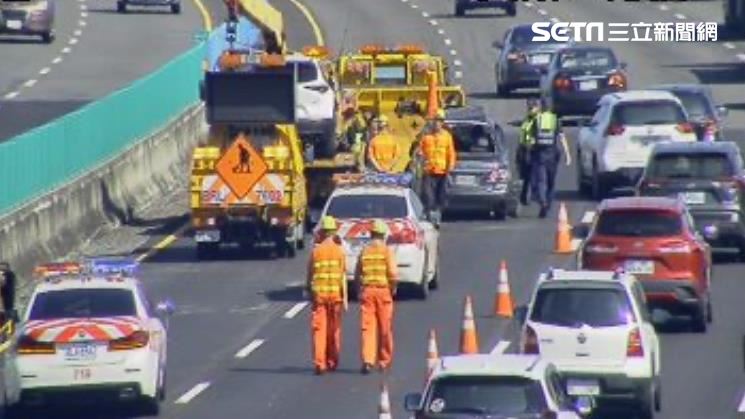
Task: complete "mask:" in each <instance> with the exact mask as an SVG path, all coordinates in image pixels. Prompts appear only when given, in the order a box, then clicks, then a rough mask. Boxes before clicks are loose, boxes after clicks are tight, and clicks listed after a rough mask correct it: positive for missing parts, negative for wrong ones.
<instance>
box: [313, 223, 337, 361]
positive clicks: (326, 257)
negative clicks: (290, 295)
mask: <svg viewBox="0 0 745 419" xmlns="http://www.w3.org/2000/svg"><path fill="white" fill-rule="evenodd" d="M308 282H309V287H310V290H311V293H312V295H313V297H312V304H313V307H312V310H313V312H312V314H311V331H312V337H313V363H314V365H315V367H316V369H318V370H320V371H326V370H334V369H336V367H337V366H338V365H339V352H340V351H341V316H342V310H343V307H344V298H345V295H344V289H345V288H344V287H345V282H346V256H345V255H344V249H343V248H342V246H341V244H340V243H338V239H337V238H335V237H329V238H326V239H325V240H324V241H322V242H321V243H319V244H318V245H316V246H315V248H314V249H313V252H312V254H311V258H310V263H309V266H308Z"/></svg>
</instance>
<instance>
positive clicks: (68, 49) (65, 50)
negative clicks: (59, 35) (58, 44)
mask: <svg viewBox="0 0 745 419" xmlns="http://www.w3.org/2000/svg"><path fill="white" fill-rule="evenodd" d="M70 51H71V50H70V47H64V48H62V53H63V54H69V53H70Z"/></svg>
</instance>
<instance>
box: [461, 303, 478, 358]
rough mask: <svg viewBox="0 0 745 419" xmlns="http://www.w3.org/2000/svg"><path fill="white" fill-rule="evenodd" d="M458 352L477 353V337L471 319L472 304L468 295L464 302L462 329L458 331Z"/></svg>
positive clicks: (474, 323)
mask: <svg viewBox="0 0 745 419" xmlns="http://www.w3.org/2000/svg"><path fill="white" fill-rule="evenodd" d="M460 353H462V354H477V353H479V339H478V336H477V335H476V322H474V320H473V306H472V305H471V296H470V295H469V296H467V297H466V304H465V308H464V310H463V329H461V333H460Z"/></svg>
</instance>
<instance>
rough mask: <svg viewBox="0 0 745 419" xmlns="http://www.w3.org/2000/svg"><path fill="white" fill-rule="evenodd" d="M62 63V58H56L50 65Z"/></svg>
mask: <svg viewBox="0 0 745 419" xmlns="http://www.w3.org/2000/svg"><path fill="white" fill-rule="evenodd" d="M61 62H62V57H57V58H55V59H53V60H52V64H59V63H61Z"/></svg>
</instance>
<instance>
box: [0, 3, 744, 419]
mask: <svg viewBox="0 0 745 419" xmlns="http://www.w3.org/2000/svg"><path fill="white" fill-rule="evenodd" d="M214 1H215V3H218V4H219V2H218V1H217V0H214ZM689 3H690V4H687V5H684V6H680V5H677V4H671V5H669V6H667V7H665V8H664V9H661V8H660V7H659V6H658V5H656V4H655V3H646V2H642V3H638V4H630V5H623V4H608V3H605V2H591V1H582V2H578V1H565V2H557V3H552V4H548V3H547V4H546V5H544V6H540V7H539V6H533V7H526V6H525V5H522V4H521V5H520V6H519V9H518V16H517V17H515V18H508V17H503V16H501V14H499V13H496V14H491V13H490V11H488V10H486V11H482V12H474V13H473V15H469V16H466V17H464V18H454V17H453V16H452V10H453V7H452V4H451V2H449V1H442V0H377V1H369V0H345V1H343V2H340V1H334V0H307V5H308V6H309V7H310V9H311V11H312V12H313V15H314V16H316V17H317V18H316V19H317V22H318V24H319V25H320V27H321V28H322V30H323V37H324V38H325V40H326V42H327V43H328V44H329V45H330V46H332V47H333V48H335V49H337V48H345V49H347V50H349V49H351V48H353V47H354V46H357V45H360V44H363V43H370V42H380V43H402V42H423V43H426V44H427V45H428V46H429V47H430V48H432V49H434V50H436V51H438V52H440V53H442V54H445V55H447V56H448V57H449V59H450V60H451V62H452V63H453V64H454V65H453V77H454V80H456V81H457V80H461V81H462V83H463V84H464V85H465V87H466V89H467V91H468V92H469V93H470V94H471V98H472V100H473V102H475V103H479V104H482V105H484V106H485V107H486V108H487V109H488V111H489V112H490V114H491V115H492V116H493V117H494V118H495V119H496V120H498V121H499V122H500V123H502V125H503V126H505V128H506V129H507V136H508V141H509V142H510V143H511V144H515V142H516V139H517V134H516V131H515V129H514V128H513V127H511V126H509V125H507V123H508V122H509V121H513V120H516V119H518V118H520V117H521V116H522V111H523V109H524V107H525V101H524V99H525V96H524V95H522V94H519V93H518V94H516V95H515V97H514V98H511V99H497V98H496V96H495V82H494V71H493V65H494V60H495V50H493V49H492V47H491V44H492V42H493V41H494V40H496V39H501V37H502V35H503V33H504V31H505V30H506V29H507V28H508V27H509V26H511V25H513V24H516V23H524V22H531V21H535V20H542V21H545V20H548V19H550V18H556V19H561V20H568V21H585V22H587V21H597V20H600V21H606V22H664V21H673V22H674V21H682V20H685V19H692V20H696V21H700V20H704V21H713V20H720V19H721V12H720V11H719V10H718V9H716V8H714V7H713V6H712V3H716V2H705V1H700V2H689ZM275 4H277V5H278V6H280V7H281V8H282V9H283V10H285V11H286V16H288V20H289V22H288V28H289V30H290V33H289V36H290V38H291V40H292V42H291V43H292V44H293V45H294V46H295V47H297V46H301V45H302V44H304V43H315V42H316V40H315V39H314V31H313V28H312V25H310V24H309V23H308V22H307V19H306V18H305V16H304V14H303V13H302V12H300V11H299V9H297V8H296V5H295V4H294V3H292V2H291V1H290V0H276V1H275ZM717 5H718V3H717ZM211 7H212V8H213V9H217V10H216V12H215V13H218V12H219V7H218V6H215V5H211ZM187 13H188V12H187ZM679 16H683V17H682V18H681V17H679ZM116 18H117V19H119V18H120V17H119V16H116ZM129 18H132V17H131V16H127V17H121V19H129ZM162 18H163V19H164V20H163V21H169V22H170V21H171V20H170V19H181V18H172V17H169V16H163V17H162ZM185 32H188V31H185ZM61 38H62V39H64V38H63V37H61ZM182 41H183V40H182ZM183 42H185V41H183ZM128 45H129V46H130V47H131V43H129V44H128ZM613 47H614V48H615V49H616V52H617V53H618V55H619V56H621V57H622V59H623V60H624V61H626V62H628V64H629V71H630V74H631V79H630V80H631V87H632V88H638V87H642V86H644V85H646V84H652V83H663V82H677V81H685V82H701V83H706V84H709V85H710V86H711V87H712V89H713V91H714V95H715V97H716V99H717V100H718V101H719V102H720V103H722V104H725V105H727V106H729V107H730V108H731V110H732V111H731V113H730V116H729V118H728V128H727V133H728V135H729V136H730V137H731V138H739V139H740V140H745V99H744V97H745V96H744V95H743V92H744V91H745V89H744V88H743V83H745V61H744V60H743V58H742V57H743V56H742V54H745V46H743V43H742V42H738V41H731V42H730V41H722V42H714V43H711V44H706V45H701V44H689V43H678V44H675V43H660V44H658V43H614V44H613ZM71 65H72V64H71ZM81 65H82V63H81ZM107 65H110V64H108V63H107ZM89 74H94V73H93V72H91V73H89ZM95 74H98V73H95ZM3 77H4V76H3ZM2 80H4V79H2ZM3 83H6V84H7V82H3ZM79 86H82V85H79ZM40 87H41V86H40ZM569 133H570V137H572V138H573V137H574V136H575V134H576V131H575V130H570V131H569ZM575 170H576V168H575V167H574V166H572V167H563V166H562V168H561V172H560V177H559V181H558V189H559V197H560V199H561V200H564V201H566V202H567V204H568V208H569V214H570V218H571V219H572V220H574V221H578V220H580V219H581V218H582V217H583V216H584V214H585V213H586V212H588V211H591V210H592V209H593V208H594V206H595V205H596V203H595V202H591V201H589V200H586V199H584V198H579V197H578V195H577V193H576V189H577V188H576V183H575ZM184 182H185V184H186V182H187V177H186V174H185V175H184ZM184 201H185V200H177V201H174V202H175V203H174V204H173V205H179V206H181V207H180V210H179V211H177V212H180V213H182V214H186V213H187V208H186V205H185V204H182V202H184ZM536 215H537V208H535V207H533V208H528V209H526V210H525V211H523V215H522V217H521V218H519V219H517V220H507V221H493V220H490V219H488V218H484V219H473V218H468V219H452V220H448V221H447V222H446V223H444V224H443V226H442V229H441V233H442V236H441V258H442V259H441V264H440V269H441V273H440V280H441V284H442V285H441V289H439V290H438V291H435V292H433V294H431V296H430V299H429V300H427V301H416V300H403V301H399V302H398V303H397V306H396V319H395V332H396V353H395V360H394V366H393V369H392V371H391V372H390V373H389V375H388V377H387V381H388V384H389V386H390V390H391V396H392V403H393V405H394V410H393V417H394V418H405V417H408V415H407V414H405V413H404V412H403V409H402V400H403V395H404V393H406V392H410V391H418V390H419V389H420V388H421V385H422V384H423V381H424V374H425V356H426V349H427V348H426V343H427V342H426V340H427V333H428V330H429V329H430V328H434V329H435V330H436V331H437V333H438V338H439V341H438V343H439V347H440V353H441V354H454V353H456V351H457V345H458V335H459V329H460V325H461V316H462V310H463V307H462V304H463V298H464V297H465V296H466V295H471V296H473V298H474V306H475V311H476V322H477V327H478V332H479V339H480V345H481V350H482V351H491V350H492V349H493V348H494V347H495V346H497V345H498V344H499V346H500V349H502V348H505V350H506V351H508V352H512V351H515V349H516V345H515V342H516V340H515V339H516V337H515V336H514V334H513V333H511V330H512V329H513V327H512V325H511V323H510V322H508V321H504V320H499V319H496V318H494V317H492V316H491V314H490V312H491V307H492V301H493V295H494V291H495V289H496V280H497V270H498V266H499V261H500V260H501V259H505V260H506V261H507V262H508V266H509V279H510V282H511V287H512V291H513V295H514V298H515V299H516V301H517V302H519V303H523V302H525V301H526V299H527V297H528V295H529V293H530V291H531V290H532V287H533V284H534V282H535V278H536V277H537V276H538V274H539V273H540V272H541V271H543V270H545V269H547V268H548V267H549V266H554V267H560V266H569V267H571V266H573V257H571V256H556V255H553V254H552V244H553V243H552V240H547V239H546V238H548V237H553V234H554V231H555V227H556V208H554V210H553V212H552V213H551V214H550V216H549V218H547V219H545V220H540V219H538V218H537V216H536ZM151 231H154V232H155V233H153V234H152V235H151V237H149V240H150V242H151V243H155V242H158V241H159V240H161V239H163V238H164V237H165V239H166V242H165V243H167V244H168V246H167V247H165V249H164V250H163V251H161V252H160V253H157V254H155V255H154V256H152V257H150V258H148V259H146V260H145V263H144V268H143V272H144V273H143V276H144V278H145V280H146V283H147V287H148V288H149V291H150V292H151V293H152V294H153V295H154V296H156V297H157V298H160V297H171V298H173V299H174V301H175V302H176V304H177V307H178V308H177V312H176V315H175V317H174V318H173V320H172V334H171V336H170V342H169V360H168V400H167V402H166V403H165V404H164V409H163V412H162V414H161V416H162V417H167V418H178V419H205V418H215V419H227V418H257V419H264V418H278V419H281V418H308V419H331V418H338V419H356V418H359V419H363V418H364V419H368V418H371V417H376V407H377V401H378V386H379V384H380V380H381V376H380V375H379V374H372V375H370V376H361V375H360V374H359V372H358V371H359V368H360V356H359V316H358V310H359V308H358V306H357V305H356V304H352V305H351V306H350V309H349V312H348V313H347V314H346V317H345V321H344V330H343V355H342V359H341V366H340V369H339V370H338V372H336V373H335V374H330V375H326V376H322V377H316V376H314V375H313V370H312V364H311V360H310V337H309V332H308V328H309V316H308V314H309V312H308V307H307V305H306V304H305V303H304V302H303V300H302V298H301V291H300V284H301V283H302V281H303V278H304V276H303V275H304V271H303V269H304V266H305V262H306V257H307V251H306V252H305V253H301V254H300V256H299V257H298V258H296V259H292V260H287V259H284V260H274V261H272V260H262V259H260V258H255V259H253V258H251V259H247V258H242V257H240V255H237V254H230V253H228V254H227V255H226V257H225V259H223V260H218V261H211V262H199V263H198V262H196V260H195V257H194V253H195V252H194V244H193V241H192V240H191V239H190V238H189V237H188V236H182V235H179V236H178V237H175V240H174V238H172V237H171V238H169V237H167V232H166V231H165V229H159V228H157V226H155V227H153V228H152V229H151ZM744 273H745V268H744V266H743V265H742V264H738V263H734V262H728V261H723V262H720V263H718V264H717V265H716V266H715V268H714V278H713V303H714V323H713V325H712V326H711V328H710V329H709V331H708V332H707V333H706V334H705V335H698V334H692V333H688V332H686V331H685V330H669V331H665V332H663V333H662V335H661V336H662V350H663V355H662V394H663V396H662V401H663V411H662V412H661V413H660V414H659V415H658V417H659V418H661V419H687V418H691V419H698V418H734V417H736V411H737V410H738V406H739V405H740V403H741V399H742V398H743V391H744V390H745V371H744V370H743V360H742V348H741V339H742V336H743V333H745V325H744V324H743V323H742V319H743V318H745V304H742V299H743V296H745V278H744V277H745V275H744ZM500 342H503V343H501V344H500ZM507 342H508V343H507ZM117 415H124V416H126V414H124V413H122V412H118V411H117V412H116V414H111V413H110V412H107V413H106V414H101V415H100V417H118V416H117ZM97 417H98V416H97Z"/></svg>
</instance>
